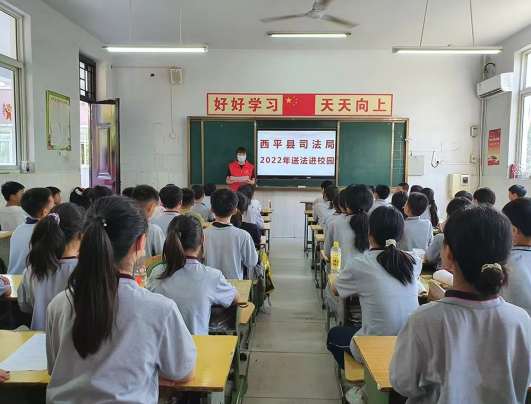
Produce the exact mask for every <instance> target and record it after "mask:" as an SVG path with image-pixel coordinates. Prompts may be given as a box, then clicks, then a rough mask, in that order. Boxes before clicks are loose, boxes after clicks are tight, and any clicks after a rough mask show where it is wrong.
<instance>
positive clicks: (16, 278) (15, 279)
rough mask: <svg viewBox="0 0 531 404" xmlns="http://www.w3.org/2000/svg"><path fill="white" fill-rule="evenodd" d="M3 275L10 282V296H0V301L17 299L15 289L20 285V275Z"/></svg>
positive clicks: (14, 300)
mask: <svg viewBox="0 0 531 404" xmlns="http://www.w3.org/2000/svg"><path fill="white" fill-rule="evenodd" d="M2 276H5V277H6V278H7V279H9V282H11V296H7V297H0V301H4V302H5V301H11V302H16V301H17V289H18V286H19V285H20V282H22V275H2Z"/></svg>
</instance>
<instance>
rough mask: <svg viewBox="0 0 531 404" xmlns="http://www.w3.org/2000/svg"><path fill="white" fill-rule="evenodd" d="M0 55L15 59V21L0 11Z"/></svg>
mask: <svg viewBox="0 0 531 404" xmlns="http://www.w3.org/2000/svg"><path fill="white" fill-rule="evenodd" d="M0 54H2V55H4V56H7V57H10V58H11V59H17V19H16V18H15V17H12V16H11V15H9V14H7V13H5V12H3V11H1V10H0Z"/></svg>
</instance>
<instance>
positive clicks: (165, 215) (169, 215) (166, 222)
mask: <svg viewBox="0 0 531 404" xmlns="http://www.w3.org/2000/svg"><path fill="white" fill-rule="evenodd" d="M177 216H179V212H168V211H165V212H162V213H161V214H160V215H158V216H156V217H154V218H152V219H151V223H153V224H154V225H157V226H159V227H160V229H161V230H162V233H163V234H164V237H166V236H167V235H168V227H170V223H171V221H172V220H173V219H175V218H176V217H177Z"/></svg>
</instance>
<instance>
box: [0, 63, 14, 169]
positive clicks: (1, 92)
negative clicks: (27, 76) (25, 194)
mask: <svg viewBox="0 0 531 404" xmlns="http://www.w3.org/2000/svg"><path fill="white" fill-rule="evenodd" d="M14 76H15V74H14V71H13V70H9V69H6V68H3V67H0V165H16V164H17V136H16V135H17V133H16V125H15V122H16V121H15V119H16V113H17V111H15V105H16V104H15V92H14Z"/></svg>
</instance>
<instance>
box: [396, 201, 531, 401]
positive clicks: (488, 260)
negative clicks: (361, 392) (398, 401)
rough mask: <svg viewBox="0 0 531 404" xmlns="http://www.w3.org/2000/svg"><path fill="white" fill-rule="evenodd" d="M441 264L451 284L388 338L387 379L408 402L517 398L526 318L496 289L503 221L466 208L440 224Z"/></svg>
mask: <svg viewBox="0 0 531 404" xmlns="http://www.w3.org/2000/svg"><path fill="white" fill-rule="evenodd" d="M444 233H445V239H444V246H443V251H442V259H443V262H444V265H445V266H446V267H448V268H451V269H452V270H453V272H454V284H453V290H450V291H448V292H446V295H445V297H444V298H443V299H441V300H439V301H437V302H433V303H430V304H427V305H424V306H422V307H421V308H419V309H418V310H416V311H415V312H413V313H412V314H411V316H410V317H409V319H408V320H407V322H406V324H405V325H404V328H402V331H400V334H399V335H398V339H397V342H396V348H395V352H394V356H393V359H392V361H391V365H390V367H389V380H390V382H391V385H392V386H393V389H394V390H395V391H396V392H397V393H399V394H401V395H403V396H405V397H409V400H408V401H407V402H408V404H416V403H439V404H456V403H481V404H500V403H504V404H517V403H524V402H525V398H526V394H527V389H528V387H529V384H530V383H531V318H530V317H529V315H528V314H527V313H526V312H525V310H523V309H521V308H520V307H516V306H513V305H512V304H509V303H507V302H505V301H504V300H503V298H501V297H500V296H499V295H498V294H499V292H500V288H501V287H502V285H503V284H505V282H506V281H507V267H506V264H507V260H508V258H509V253H510V250H511V246H512V241H513V239H512V229H511V223H510V222H509V220H508V219H507V218H506V217H505V216H504V215H502V214H501V213H500V212H498V211H496V210H495V209H494V208H492V207H489V206H486V205H483V206H479V207H472V206H470V207H466V208H464V209H461V210H458V211H457V212H455V213H453V214H452V216H451V217H450V220H449V221H448V223H447V224H446V228H445V231H444Z"/></svg>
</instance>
